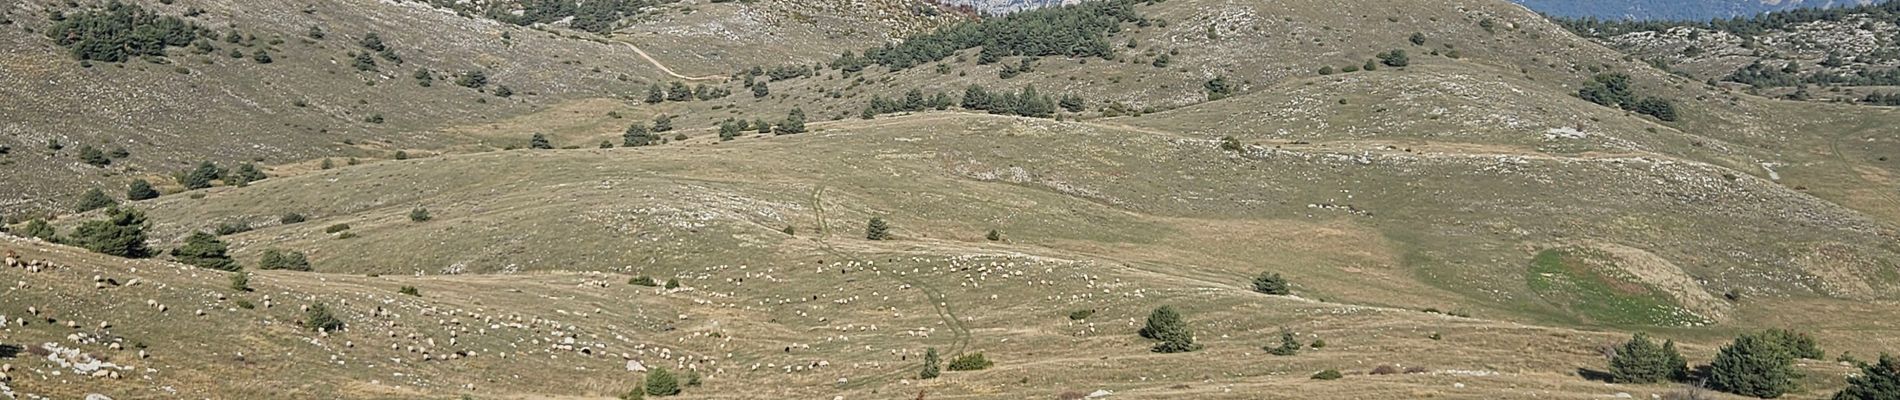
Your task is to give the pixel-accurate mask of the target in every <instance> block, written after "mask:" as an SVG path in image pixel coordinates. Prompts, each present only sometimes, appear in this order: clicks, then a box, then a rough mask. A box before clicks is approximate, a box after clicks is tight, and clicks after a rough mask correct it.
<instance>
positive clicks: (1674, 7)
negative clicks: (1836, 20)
mask: <svg viewBox="0 0 1900 400" xmlns="http://www.w3.org/2000/svg"><path fill="white" fill-rule="evenodd" d="M1512 1H1514V2H1516V3H1518V4H1523V5H1524V6H1525V7H1530V9H1532V10H1536V11H1537V12H1540V13H1545V14H1551V15H1557V16H1563V17H1597V18H1605V19H1634V20H1695V21H1705V20H1709V19H1714V18H1730V17H1742V16H1750V15H1755V14H1761V13H1766V12H1774V11H1784V10H1791V9H1798V8H1822V7H1850V6H1860V5H1868V4H1875V3H1883V2H1886V1H1889V0H1512Z"/></svg>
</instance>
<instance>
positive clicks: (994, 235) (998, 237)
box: [983, 229, 1003, 242]
mask: <svg viewBox="0 0 1900 400" xmlns="http://www.w3.org/2000/svg"><path fill="white" fill-rule="evenodd" d="M983 238H984V239H989V240H990V241H992V242H997V241H1002V240H1003V232H1001V231H997V230H995V229H991V230H990V234H988V235H984V236H983Z"/></svg>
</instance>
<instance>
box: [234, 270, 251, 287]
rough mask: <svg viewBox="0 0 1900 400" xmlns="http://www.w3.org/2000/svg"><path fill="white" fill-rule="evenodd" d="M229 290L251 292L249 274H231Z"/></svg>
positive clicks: (238, 272)
mask: <svg viewBox="0 0 1900 400" xmlns="http://www.w3.org/2000/svg"><path fill="white" fill-rule="evenodd" d="M231 290H236V291H240V292H249V291H251V273H249V272H244V271H237V272H233V273H231Z"/></svg>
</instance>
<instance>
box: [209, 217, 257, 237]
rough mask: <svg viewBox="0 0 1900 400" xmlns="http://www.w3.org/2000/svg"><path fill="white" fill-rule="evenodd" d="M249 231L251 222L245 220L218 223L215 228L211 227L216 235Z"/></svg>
mask: <svg viewBox="0 0 1900 400" xmlns="http://www.w3.org/2000/svg"><path fill="white" fill-rule="evenodd" d="M250 231H251V223H249V222H245V221H231V222H225V223H221V224H218V226H217V227H216V228H213V229H212V233H216V234H218V236H227V235H236V234H239V233H244V232H250Z"/></svg>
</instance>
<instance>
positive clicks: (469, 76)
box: [455, 70, 488, 89]
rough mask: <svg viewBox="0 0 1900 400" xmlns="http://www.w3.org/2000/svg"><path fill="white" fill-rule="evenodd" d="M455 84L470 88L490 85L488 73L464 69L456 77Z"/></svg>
mask: <svg viewBox="0 0 1900 400" xmlns="http://www.w3.org/2000/svg"><path fill="white" fill-rule="evenodd" d="M455 84H456V85H459V86H461V87H465V88H469V89H481V88H483V87H487V86H488V73H486V72H482V71H481V70H473V71H463V72H462V75H461V76H457V77H455Z"/></svg>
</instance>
